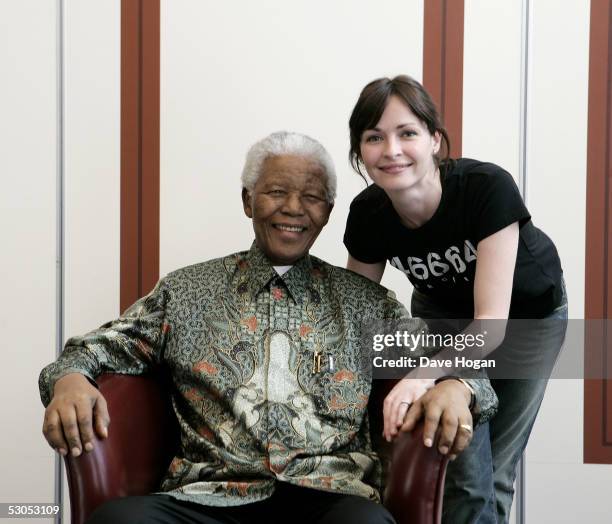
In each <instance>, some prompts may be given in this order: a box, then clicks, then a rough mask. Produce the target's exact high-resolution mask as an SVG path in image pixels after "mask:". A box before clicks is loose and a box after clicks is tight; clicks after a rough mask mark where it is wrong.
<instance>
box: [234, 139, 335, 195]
mask: <svg viewBox="0 0 612 524" xmlns="http://www.w3.org/2000/svg"><path fill="white" fill-rule="evenodd" d="M281 155H295V156H300V157H306V158H309V159H312V160H313V161H315V162H317V163H318V164H319V165H320V166H321V167H322V168H323V171H324V172H325V179H326V183H325V185H326V188H327V200H328V201H329V202H331V203H333V202H334V200H335V198H336V185H337V182H336V170H335V169H334V162H333V160H332V158H331V156H330V155H329V153H328V152H327V150H326V149H325V148H324V147H323V146H322V145H321V144H320V143H319V142H317V141H316V140H315V139H314V138H310V137H309V136H306V135H302V134H300V133H290V132H288V131H278V132H276V133H272V134H271V135H268V136H267V137H265V138H263V139H261V140H260V141H259V142H256V143H255V144H253V145H252V146H251V149H249V152H248V153H247V156H246V161H245V163H244V168H243V169H242V176H241V177H240V179H241V181H242V187H244V188H246V190H247V191H252V190H253V188H254V187H255V184H256V183H257V180H258V178H259V177H260V175H261V172H262V168H263V164H264V162H265V160H266V159H267V158H269V157H273V156H281Z"/></svg>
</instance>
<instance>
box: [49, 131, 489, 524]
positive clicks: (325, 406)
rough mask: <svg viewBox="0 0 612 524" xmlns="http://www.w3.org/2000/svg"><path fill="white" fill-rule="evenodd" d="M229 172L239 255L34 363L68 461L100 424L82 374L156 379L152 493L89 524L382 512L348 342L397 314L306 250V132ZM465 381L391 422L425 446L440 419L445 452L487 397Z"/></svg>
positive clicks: (454, 448) (179, 280) (314, 167)
mask: <svg viewBox="0 0 612 524" xmlns="http://www.w3.org/2000/svg"><path fill="white" fill-rule="evenodd" d="M242 182H243V190H242V201H243V205H244V212H245V214H246V215H247V216H248V217H249V218H251V219H252V222H253V229H254V230H255V242H254V243H253V245H252V246H251V248H250V250H248V251H244V252H240V253H235V254H232V255H229V256H227V257H224V258H220V259H216V260H211V261H208V262H204V263H201V264H196V265H193V266H189V267H186V268H183V269H180V270H178V271H175V272H173V273H171V274H170V275H168V276H167V277H165V278H163V279H162V280H160V282H159V283H158V284H157V286H156V287H155V289H154V290H153V291H152V292H151V293H150V294H149V295H148V296H146V297H144V298H142V299H140V300H139V301H138V302H136V303H135V304H134V305H133V306H132V307H130V308H129V309H128V310H127V311H126V312H125V314H124V315H123V316H122V317H121V318H119V319H118V320H116V321H114V322H110V323H108V324H106V325H104V326H102V327H101V328H100V329H98V330H95V331H93V332H91V333H89V334H87V335H85V336H83V337H77V338H72V339H70V340H68V342H67V344H66V348H65V350H64V352H63V353H62V355H61V356H60V358H59V359H58V360H57V362H55V363H53V364H51V365H49V366H47V367H46V368H45V369H44V370H43V371H42V373H41V377H40V390H41V396H42V399H43V402H44V404H45V405H47V409H46V412H45V421H44V428H43V432H44V434H45V437H46V438H47V440H48V442H49V444H50V445H51V446H52V447H53V448H54V449H56V450H57V451H59V452H60V453H61V454H64V455H65V454H67V453H72V454H73V455H75V456H78V455H79V454H80V453H81V452H82V451H83V450H84V451H85V452H87V451H89V450H91V449H92V448H93V432H94V431H95V432H96V433H97V434H98V435H99V436H101V437H102V438H104V437H106V436H107V435H108V430H109V428H108V426H109V414H108V412H107V409H106V404H105V401H104V398H103V397H102V395H101V394H100V393H99V392H98V390H97V389H96V388H95V387H94V386H93V385H92V384H91V382H93V381H94V380H95V378H96V376H97V375H99V374H101V373H103V372H115V373H125V374H134V375H135V374H143V373H146V372H148V371H149V370H151V369H152V368H154V367H156V366H164V367H166V368H167V369H168V370H169V372H170V374H171V377H172V380H173V385H174V392H173V405H174V409H175V412H176V416H177V418H178V420H179V423H180V427H181V449H180V452H179V455H178V456H177V457H175V458H174V460H173V461H172V463H171V464H170V467H169V470H168V473H167V475H166V477H165V479H164V481H163V483H162V485H161V488H160V489H161V492H160V493H158V494H153V495H149V496H146V497H127V498H124V499H118V500H115V501H111V502H110V503H107V504H106V505H104V506H102V507H101V508H99V509H98V510H97V511H96V512H95V513H94V515H93V516H92V519H91V522H115V523H117V522H129V523H136V522H147V523H148V522H202V523H226V522H227V523H229V522H231V523H243V522H277V521H278V522H281V521H282V522H284V521H286V520H287V519H289V520H291V521H292V522H321V523H331V522H351V523H368V524H372V523H378V522H380V523H383V522H393V519H392V517H391V516H390V515H389V513H388V512H387V511H386V510H385V508H384V507H383V506H382V505H380V504H377V502H378V501H379V500H380V496H379V488H380V483H381V478H380V476H381V468H380V463H379V460H378V458H377V456H376V454H375V453H374V452H373V450H372V446H371V442H370V435H369V426H368V421H367V416H366V415H367V414H366V406H367V404H368V396H369V392H370V385H371V384H370V378H369V374H368V373H367V372H366V371H365V370H364V368H363V365H362V363H363V360H364V356H365V357H366V358H367V357H369V355H368V354H367V348H363V347H361V343H360V339H359V337H360V329H361V322H362V321H363V320H367V319H400V318H403V317H407V314H406V311H405V310H404V308H403V307H402V306H401V305H400V304H399V303H398V302H397V301H396V300H394V299H393V298H392V297H391V296H390V294H389V292H388V291H387V290H386V289H385V288H383V287H381V286H379V285H377V284H374V283H372V282H371V281H369V280H367V279H365V278H362V277H361V276H359V275H357V274H354V273H352V272H350V271H347V270H344V269H341V268H338V267H333V266H331V265H329V264H326V263H325V262H323V261H321V260H319V259H317V258H315V257H312V256H310V255H309V254H308V251H309V249H310V247H311V246H312V244H313V243H314V241H315V240H316V238H317V236H318V235H319V233H320V232H321V230H322V228H323V227H324V226H325V224H327V221H328V219H329V215H330V212H331V210H332V207H333V202H334V197H335V190H336V180H335V174H334V168H333V164H332V161H331V158H330V157H329V155H328V154H327V152H326V151H325V149H324V148H323V147H322V146H321V145H320V144H319V143H318V142H316V141H315V140H313V139H311V138H308V137H306V136H303V135H298V134H295V133H284V132H283V133H275V134H272V135H270V136H268V137H267V138H265V139H263V140H261V141H260V142H258V143H257V144H255V145H254V146H253V147H252V148H251V150H250V151H249V153H248V155H247V160H246V165H245V167H244V172H243V176H242ZM420 327H421V326H420V325H418V328H420ZM472 387H473V388H474V391H475V392H474V391H470V389H469V388H468V387H466V385H465V384H464V383H462V382H460V381H458V380H448V381H445V382H442V383H440V384H438V385H437V386H436V387H434V388H433V389H430V390H429V391H428V392H427V393H426V394H425V395H424V396H423V397H421V399H419V400H418V401H417V402H416V403H415V405H414V406H413V409H411V411H410V412H409V415H408V418H407V421H406V425H405V428H404V429H406V430H409V429H411V427H412V426H413V424H414V422H415V421H416V419H417V418H418V417H419V416H420V414H421V412H422V411H425V412H426V414H427V415H428V417H427V419H428V420H429V421H428V423H427V426H426V430H425V440H426V445H432V443H433V440H434V436H435V434H436V429H437V426H438V420H440V421H442V423H441V424H440V425H441V431H440V437H439V440H438V444H437V445H438V446H439V448H440V449H442V450H443V451H445V452H450V453H458V452H460V451H461V450H462V449H463V448H464V447H465V446H466V445H467V444H468V442H469V440H470V437H471V433H470V430H469V429H470V425H471V423H472V417H471V414H470V410H469V408H468V407H469V406H470V404H472V405H473V404H474V400H475V404H476V405H477V406H478V408H479V410H480V415H481V418H482V419H485V418H487V417H488V416H489V415H490V414H491V412H492V410H493V408H494V406H493V404H494V397H492V396H491V393H490V391H491V390H490V389H488V388H487V385H486V383H480V382H477V381H474V382H473V383H472ZM472 396H475V398H472ZM126 401H129V399H126ZM462 425H463V429H462V428H461V426H462ZM111 431H112V427H111Z"/></svg>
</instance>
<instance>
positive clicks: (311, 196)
mask: <svg viewBox="0 0 612 524" xmlns="http://www.w3.org/2000/svg"><path fill="white" fill-rule="evenodd" d="M304 196H305V197H306V198H307V199H308V200H311V201H317V202H318V201H320V200H324V199H323V197H322V196H321V195H315V194H314V193H309V194H307V195H304Z"/></svg>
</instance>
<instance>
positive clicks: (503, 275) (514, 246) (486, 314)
mask: <svg viewBox="0 0 612 524" xmlns="http://www.w3.org/2000/svg"><path fill="white" fill-rule="evenodd" d="M518 242H519V227H518V222H514V223H512V224H510V225H509V226H507V227H505V228H504V229H501V230H499V231H497V232H496V233H493V234H492V235H490V236H488V237H486V238H483V239H482V240H481V241H480V242H478V246H477V247H476V253H477V257H478V258H477V260H476V277H475V279H474V319H475V320H478V319H487V318H497V319H507V318H508V313H509V311H510V299H511V298H512V283H513V280H514V267H515V265H516V254H517V251H518Z"/></svg>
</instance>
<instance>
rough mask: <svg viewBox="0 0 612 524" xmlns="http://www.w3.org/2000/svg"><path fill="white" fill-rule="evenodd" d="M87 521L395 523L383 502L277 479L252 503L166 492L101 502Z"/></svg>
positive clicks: (99, 523) (145, 523)
mask: <svg viewBox="0 0 612 524" xmlns="http://www.w3.org/2000/svg"><path fill="white" fill-rule="evenodd" d="M87 522H88V524H108V523H111V522H112V523H113V524H162V523H163V524H175V523H176V524H275V523H279V524H280V523H285V522H287V523H291V524H307V523H308V524H310V523H319V524H334V523H344V522H346V523H351V524H394V523H395V520H394V519H393V517H392V516H391V514H390V513H389V512H388V511H387V510H386V509H385V507H384V506H383V505H381V504H378V503H376V502H373V501H371V500H368V499H365V498H363V497H356V496H352V495H342V494H339V493H330V492H325V491H317V490H314V489H308V488H302V487H298V486H292V485H290V484H285V483H278V485H277V489H276V491H275V492H274V494H273V495H272V497H270V498H268V499H266V500H264V501H261V502H254V503H252V504H245V505H243V506H230V507H212V506H203V505H200V504H194V503H192V502H184V501H180V500H177V499H174V498H172V497H170V496H169V495H146V496H142V497H124V498H119V499H114V500H111V501H110V502H107V503H106V504H103V505H102V506H100V507H99V508H98V509H96V511H94V513H93V514H92V516H91V517H90V518H89V520H88V521H87Z"/></svg>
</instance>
